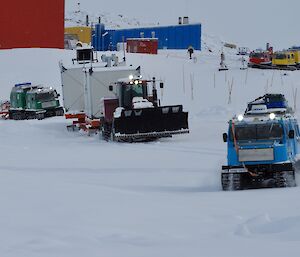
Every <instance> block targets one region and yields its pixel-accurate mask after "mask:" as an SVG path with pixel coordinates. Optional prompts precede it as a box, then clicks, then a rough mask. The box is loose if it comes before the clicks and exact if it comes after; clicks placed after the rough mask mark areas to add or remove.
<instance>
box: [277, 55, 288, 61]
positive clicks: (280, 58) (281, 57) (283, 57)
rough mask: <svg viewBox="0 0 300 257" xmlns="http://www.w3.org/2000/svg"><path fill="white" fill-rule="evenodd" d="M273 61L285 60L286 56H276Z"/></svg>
mask: <svg viewBox="0 0 300 257" xmlns="http://www.w3.org/2000/svg"><path fill="white" fill-rule="evenodd" d="M275 59H279V60H284V59H286V54H276V55H275Z"/></svg>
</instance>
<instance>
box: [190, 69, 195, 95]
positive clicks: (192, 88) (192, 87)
mask: <svg viewBox="0 0 300 257" xmlns="http://www.w3.org/2000/svg"><path fill="white" fill-rule="evenodd" d="M194 75H195V74H194V73H191V74H190V78H191V97H192V100H194V80H195V76H194Z"/></svg>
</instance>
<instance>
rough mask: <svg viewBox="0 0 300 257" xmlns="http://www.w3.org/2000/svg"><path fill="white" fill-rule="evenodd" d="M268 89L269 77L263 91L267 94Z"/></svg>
mask: <svg viewBox="0 0 300 257" xmlns="http://www.w3.org/2000/svg"><path fill="white" fill-rule="evenodd" d="M268 91H269V79H267V84H266V86H265V93H266V94H267V93H268Z"/></svg>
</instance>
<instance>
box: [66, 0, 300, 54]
mask: <svg viewBox="0 0 300 257" xmlns="http://www.w3.org/2000/svg"><path fill="white" fill-rule="evenodd" d="M65 1H66V10H67V11H68V10H72V9H74V8H75V6H76V3H77V2H78V0H65ZM80 2H81V8H82V9H83V10H86V11H89V12H91V13H92V14H97V12H110V13H114V14H124V15H125V16H127V17H129V18H138V19H139V20H143V19H145V20H146V21H147V22H154V23H157V22H159V23H160V24H175V23H177V20H178V17H179V16H189V17H190V20H191V22H195V23H196V22H201V23H202V25H203V30H204V32H205V33H208V34H210V35H214V36H220V37H221V39H223V40H226V41H229V42H231V41H232V42H233V43H238V44H241V45H245V46H249V47H251V48H258V47H264V46H265V43H266V42H270V43H271V44H273V45H274V47H275V49H278V48H288V47H290V46H292V45H300V32H299V28H298V26H299V25H298V24H299V16H300V0H285V1H283V0H181V1H179V0H174V1H170V0H151V1H143V0H114V1H101V0H81V1H80Z"/></svg>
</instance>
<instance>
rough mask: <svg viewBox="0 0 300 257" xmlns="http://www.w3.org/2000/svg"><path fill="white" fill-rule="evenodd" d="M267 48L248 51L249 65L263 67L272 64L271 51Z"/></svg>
mask: <svg viewBox="0 0 300 257" xmlns="http://www.w3.org/2000/svg"><path fill="white" fill-rule="evenodd" d="M270 50H271V49H269V50H268V51H263V50H256V51H253V52H251V53H250V55H249V64H248V66H249V67H258V66H259V67H263V66H270V65H272V52H271V51H270Z"/></svg>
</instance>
